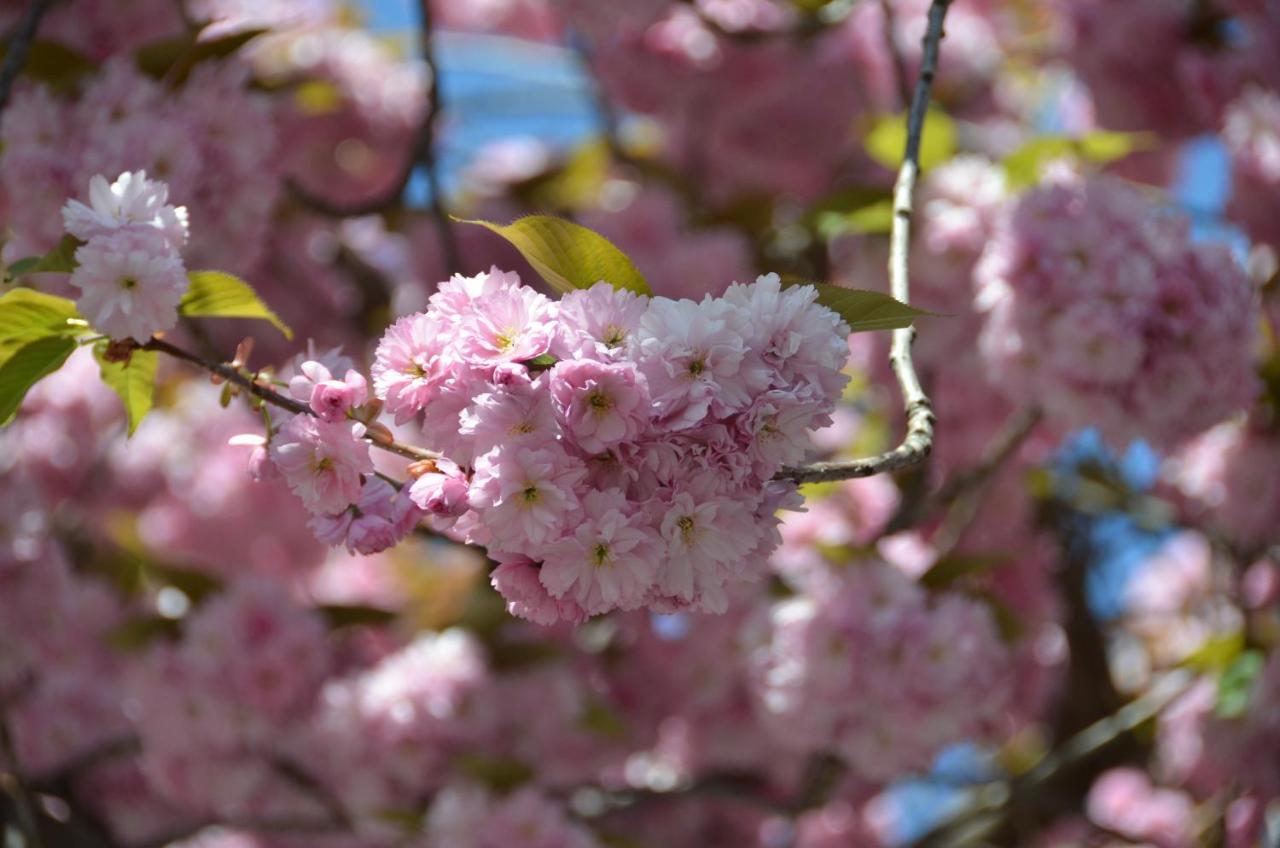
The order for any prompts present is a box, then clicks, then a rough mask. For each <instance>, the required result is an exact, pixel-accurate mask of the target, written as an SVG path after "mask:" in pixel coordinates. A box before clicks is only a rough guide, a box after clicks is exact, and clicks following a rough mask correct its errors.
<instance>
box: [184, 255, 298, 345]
mask: <svg viewBox="0 0 1280 848" xmlns="http://www.w3.org/2000/svg"><path fill="white" fill-rule="evenodd" d="M187 279H189V280H190V281H191V287H190V288H188V289H187V293H186V294H185V295H184V296H183V298H182V303H180V304H178V312H179V313H181V314H182V315H186V316H188V317H192V318H195V317H205V318H261V319H262V320H264V321H270V322H271V325H272V326H273V327H275V328H276V329H277V330H279V331H280V332H281V333H283V334H284V337H285V338H286V339H292V338H293V330H291V329H289V326H288V325H287V324H285V323H284V322H283V321H281V320H280V316H279V315H276V314H275V313H274V312H272V311H271V309H270V307H268V306H267V305H266V304H265V303H263V302H262V299H261V298H259V297H258V293H257V292H255V291H254V290H253V287H252V286H250V285H249V284H248V283H246V282H245V281H244V280H242V279H240V278H239V277H237V276H235V275H234V274H227V273H224V272H222V271H192V272H190V273H189V274H187Z"/></svg>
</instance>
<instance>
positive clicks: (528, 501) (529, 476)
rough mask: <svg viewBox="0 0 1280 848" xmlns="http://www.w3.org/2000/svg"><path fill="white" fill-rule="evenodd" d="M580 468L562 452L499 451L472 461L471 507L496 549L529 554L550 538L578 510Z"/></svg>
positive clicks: (506, 448)
mask: <svg viewBox="0 0 1280 848" xmlns="http://www.w3.org/2000/svg"><path fill="white" fill-rule="evenodd" d="M583 473H584V471H583V468H582V466H581V464H580V463H578V462H577V461H576V460H574V459H573V458H572V457H570V456H569V455H568V454H566V453H565V452H564V450H563V449H562V448H559V447H557V446H555V445H550V446H548V447H545V448H534V447H526V446H524V445H520V444H516V445H509V446H501V447H498V448H497V449H495V450H494V451H493V452H492V453H490V454H486V455H485V456H483V457H481V458H480V459H479V460H477V462H476V473H475V476H474V477H473V478H472V481H471V492H470V496H469V501H470V504H471V507H472V508H473V509H476V510H478V511H481V515H482V520H483V521H484V525H485V527H486V528H487V529H488V530H489V532H490V533H491V534H492V535H493V543H494V544H493V546H494V547H496V548H498V549H499V550H509V551H522V550H530V549H532V548H534V547H535V546H540V545H542V544H544V543H546V542H550V541H552V540H553V539H555V538H556V537H557V536H558V535H559V533H560V531H561V529H562V528H563V526H564V523H565V522H566V521H567V520H568V519H569V517H570V515H571V513H572V512H573V511H574V510H576V509H577V507H578V496H577V492H576V488H577V485H578V484H579V482H580V481H581V480H582V477H583Z"/></svg>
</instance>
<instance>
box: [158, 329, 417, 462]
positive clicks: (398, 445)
mask: <svg viewBox="0 0 1280 848" xmlns="http://www.w3.org/2000/svg"><path fill="white" fill-rule="evenodd" d="M141 348H142V350H154V351H157V352H159V353H164V354H168V355H169V356H172V357H173V358H175V359H181V360H182V361H183V362H187V363H189V364H191V365H194V366H196V367H197V368H203V369H204V370H205V371H208V372H209V373H210V374H215V375H217V376H219V377H221V378H222V379H224V380H226V381H227V382H229V383H235V384H236V385H237V386H239V387H240V388H242V389H244V390H245V391H246V392H248V393H249V394H251V395H253V396H254V397H256V398H258V399H259V400H261V401H264V402H266V403H269V404H271V405H272V406H278V407H280V408H281V409H283V410H286V411H287V412H292V413H295V414H297V415H315V412H314V411H312V409H311V407H309V406H307V405H306V404H305V403H303V402H301V401H299V400H295V399H294V398H291V397H286V396H284V395H282V394H280V393H279V392H277V391H275V390H274V389H272V388H269V387H268V386H265V385H263V384H262V383H260V382H259V381H258V380H257V379H256V377H255V376H250V375H247V374H246V373H244V372H243V371H242V370H241V369H238V368H232V367H231V366H230V365H227V364H226V363H223V362H214V361H213V360H210V359H205V358H204V357H202V356H198V355H196V354H194V353H192V352H190V351H188V350H184V349H182V348H180V347H178V346H177V345H173V344H170V343H169V342H167V341H165V340H164V339H156V338H153V339H151V340H150V341H148V342H147V343H146V344H144V345H141ZM370 433H373V430H372V429H371V430H370ZM365 440H366V441H368V442H369V444H371V445H373V446H374V447H375V448H381V449H382V450H384V451H387V452H388V453H394V454H396V455H397V456H403V457H404V458H405V459H412V460H421V459H439V458H440V454H438V453H436V452H435V451H430V450H427V449H426V448H420V447H417V446H415V445H406V444H404V443H402V442H397V441H395V440H394V439H390V440H388V439H386V438H375V437H374V436H373V435H366V436H365Z"/></svg>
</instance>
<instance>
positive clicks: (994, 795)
mask: <svg viewBox="0 0 1280 848" xmlns="http://www.w3.org/2000/svg"><path fill="white" fill-rule="evenodd" d="M1193 682H1194V677H1193V676H1192V675H1191V674H1190V673H1189V672H1187V671H1186V670H1185V669H1178V670H1175V671H1171V672H1169V673H1167V674H1165V675H1164V676H1163V677H1161V678H1159V679H1158V680H1157V681H1156V682H1155V683H1153V684H1152V686H1151V688H1149V689H1148V690H1147V691H1146V693H1144V694H1143V695H1141V696H1139V697H1138V698H1136V699H1134V700H1133V701H1130V702H1129V703H1128V704H1126V705H1124V706H1123V707H1121V708H1120V709H1118V710H1116V712H1115V713H1114V714H1112V715H1110V716H1107V717H1106V718H1103V719H1100V720H1099V721H1096V722H1094V723H1093V724H1091V725H1089V726H1088V727H1086V728H1084V729H1083V730H1081V731H1080V732H1079V733H1076V734H1075V735H1074V736H1072V737H1070V738H1068V739H1067V740H1066V741H1065V742H1063V743H1062V745H1060V746H1058V748H1057V749H1056V750H1055V751H1053V752H1052V753H1050V754H1048V755H1047V756H1046V757H1045V758H1044V759H1042V760H1041V761H1040V762H1039V763H1037V764H1036V765H1035V766H1034V767H1033V768H1031V770H1029V771H1027V772H1026V773H1025V774H1023V775H1021V776H1019V777H1016V778H1013V779H1012V780H1007V781H996V782H994V783H990V784H985V785H982V786H978V787H975V788H974V790H973V791H972V794H971V795H970V799H969V803H967V804H965V805H964V806H962V807H961V808H960V809H958V810H956V811H955V812H954V813H953V814H951V815H949V816H947V817H946V818H945V819H943V820H942V821H940V822H938V823H937V824H936V825H934V827H933V828H932V829H931V830H930V831H929V832H928V833H926V834H925V835H924V836H922V837H920V838H919V839H918V840H917V841H915V842H914V843H912V845H913V846H914V848H942V846H961V845H971V844H973V841H972V840H975V839H981V838H982V837H984V836H986V835H987V834H989V833H991V832H992V831H993V830H994V829H995V828H996V827H998V826H999V825H1000V823H1001V822H1003V821H1004V819H1005V818H1006V817H1007V816H1008V813H1009V807H1010V806H1011V805H1012V804H1013V802H1014V801H1015V800H1016V799H1018V798H1021V797H1025V796H1026V795H1027V793H1029V792H1031V791H1033V790H1036V789H1039V788H1041V787H1043V786H1044V785H1045V784H1047V783H1049V782H1050V781H1051V780H1052V779H1053V778H1054V777H1056V776H1057V775H1058V774H1060V773H1061V772H1063V771H1064V770H1066V769H1068V768H1071V767H1073V766H1076V765H1079V764H1080V763H1083V762H1084V761H1085V760H1088V759H1090V758H1092V757H1093V756H1094V755H1096V754H1098V753H1100V752H1101V751H1103V750H1104V749H1106V748H1108V747H1110V746H1111V745H1113V744H1115V743H1116V742H1117V741H1118V740H1120V739H1122V738H1124V737H1126V736H1128V735H1129V734H1130V733H1132V732H1133V731H1135V730H1137V729H1138V728H1139V727H1141V726H1142V725H1143V724H1146V723H1147V722H1148V721H1150V720H1151V719H1152V718H1154V717H1155V716H1156V715H1158V714H1159V713H1160V711H1161V710H1163V709H1164V708H1165V707H1167V706H1169V704H1171V703H1173V701H1174V700H1175V699H1177V698H1178V696H1180V695H1181V694H1183V693H1184V692H1186V691H1187V689H1188V687H1190V686H1191V684H1192V683H1193Z"/></svg>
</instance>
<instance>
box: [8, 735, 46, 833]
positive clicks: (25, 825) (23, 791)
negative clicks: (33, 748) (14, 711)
mask: <svg viewBox="0 0 1280 848" xmlns="http://www.w3.org/2000/svg"><path fill="white" fill-rule="evenodd" d="M0 791H2V792H3V793H4V794H5V795H8V796H9V798H10V800H11V801H12V802H13V808H14V818H15V819H16V823H17V826H18V832H19V833H21V834H22V838H21V840H20V841H19V844H20V845H22V846H24V848H40V846H41V845H43V844H44V843H43V841H42V840H41V839H40V826H39V824H38V823H37V821H36V816H35V809H34V807H33V806H32V803H31V796H30V793H28V791H27V787H26V785H25V784H24V783H23V782H22V775H21V773H20V772H19V770H18V756H17V754H16V753H15V752H14V749H13V740H12V739H11V738H10V736H9V723H8V721H6V720H5V717H4V716H3V715H0Z"/></svg>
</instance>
